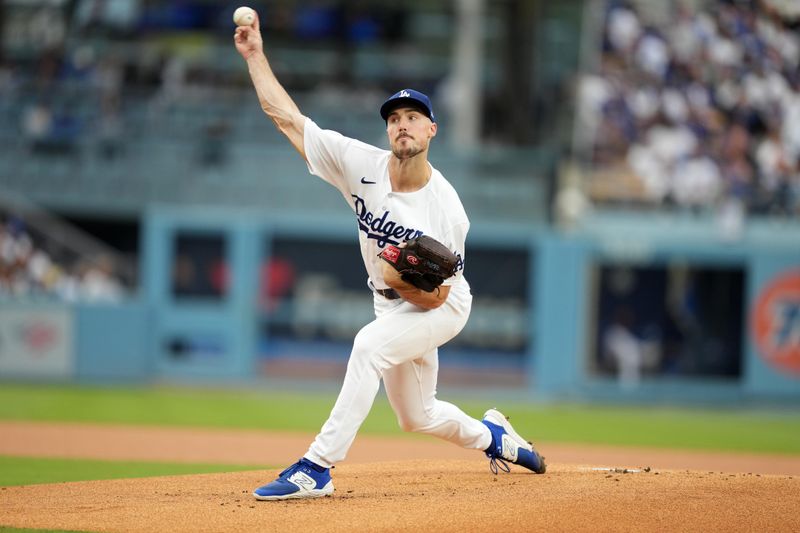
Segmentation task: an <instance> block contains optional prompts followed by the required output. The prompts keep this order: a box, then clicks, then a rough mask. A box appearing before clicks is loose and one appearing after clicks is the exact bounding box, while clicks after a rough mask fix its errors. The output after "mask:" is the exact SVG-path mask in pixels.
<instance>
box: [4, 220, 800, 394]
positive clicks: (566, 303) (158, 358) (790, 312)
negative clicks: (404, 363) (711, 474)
mask: <svg viewBox="0 0 800 533" xmlns="http://www.w3.org/2000/svg"><path fill="white" fill-rule="evenodd" d="M355 231H356V229H355V226H354V224H353V223H352V221H351V220H350V219H349V217H347V216H343V217H341V218H336V217H334V218H331V217H324V218H323V217H320V218H319V219H314V218H313V217H306V216H304V217H300V216H297V215H292V214H291V213H284V214H280V213H272V214H263V213H254V212H242V211H231V210H213V209H212V210H208V209H176V208H174V207H168V208H158V207H156V208H152V209H150V210H149V211H148V213H147V215H146V217H145V222H144V232H143V245H142V254H141V290H140V292H139V294H138V295H137V296H136V297H135V298H133V299H132V300H130V301H128V302H127V303H125V304H123V305H116V306H91V305H76V306H68V305H57V304H43V303H38V304H26V305H21V304H13V305H12V304H9V303H2V304H0V315H3V316H5V317H6V320H4V321H5V322H6V326H7V327H6V328H2V329H0V335H5V336H6V340H7V339H8V338H10V337H12V336H14V335H15V333H14V332H13V331H11V329H13V328H11V327H10V324H11V320H10V319H11V318H13V319H14V320H17V321H18V322H19V321H22V322H20V323H24V321H25V320H26V319H27V320H28V321H29V322H30V321H33V322H36V321H39V322H42V323H50V324H51V325H53V327H54V328H55V330H58V331H61V333H62V334H63V339H64V342H65V343H66V344H67V345H68V346H67V347H66V349H63V350H61V351H60V352H59V353H58V354H57V355H56V356H54V357H55V358H56V359H58V361H57V362H56V363H53V364H52V365H51V366H50V367H48V366H47V365H46V364H44V366H42V363H41V361H42V360H46V359H47V358H46V357H42V354H41V353H40V354H34V355H35V358H36V361H33V362H31V361H28V362H24V361H23V363H22V364H12V365H10V366H9V365H7V364H6V365H4V364H3V363H2V360H3V358H4V357H3V353H2V351H3V350H5V351H6V352H7V353H6V354H5V359H9V358H14V357H16V358H20V357H22V358H25V357H31V358H33V356H32V355H31V354H30V353H28V354H26V353H25V350H26V348H25V346H24V345H23V344H20V343H17V345H16V348H14V346H15V345H14V343H11V346H12V347H11V348H9V343H8V342H6V343H3V345H4V346H5V348H0V374H2V375H3V377H4V378H6V379H9V378H11V379H18V378H32V379H50V380H52V379H56V380H77V381H81V382H97V381H100V382H108V381H134V382H147V381H153V380H168V381H190V382H195V381H197V382H200V381H202V382H226V381H227V382H241V381H242V380H249V379H252V378H256V377H261V376H265V377H270V376H269V372H265V370H264V368H269V367H264V366H263V365H262V363H263V362H264V360H263V358H262V357H261V356H259V354H260V353H263V352H264V350H265V349H266V350H267V351H269V350H270V349H272V348H274V347H275V346H277V345H280V346H281V347H285V346H284V344H282V343H283V341H281V340H278V339H277V338H275V337H273V336H272V335H273V334H272V333H271V332H266V333H264V331H266V330H264V331H261V329H262V326H261V325H260V324H259V322H258V321H257V320H255V319H254V317H257V316H264V315H265V312H264V310H263V309H262V308H260V307H259V306H260V304H259V297H258V295H259V289H258V285H259V284H260V283H263V282H264V278H263V275H262V272H261V271H260V268H261V265H263V263H264V261H265V259H268V258H269V257H270V255H271V254H272V252H273V248H274V246H275V243H276V242H278V241H280V240H281V239H283V241H284V242H293V239H294V240H298V241H299V242H301V243H302V242H303V240H304V239H312V241H313V242H326V243H350V244H352V243H353V242H354V241H355V239H356V235H355ZM186 234H189V235H201V236H202V235H206V234H211V235H217V236H220V235H221V236H222V237H223V241H224V243H225V244H224V246H225V254H226V259H227V273H226V275H227V279H228V280H229V283H228V285H227V288H226V296H225V297H224V298H223V299H221V300H215V301H208V300H204V299H202V298H201V299H192V298H188V299H186V298H181V299H178V298H176V297H175V294H174V290H173V287H172V284H173V281H174V277H173V274H174V272H173V269H174V254H175V250H174V248H175V246H174V243H175V238H176V236H177V235H186ZM468 245H469V247H470V249H473V248H475V249H483V250H484V252H485V253H491V252H492V250H498V253H499V254H506V255H508V257H517V256H524V257H526V258H527V261H525V262H523V263H520V264H522V265H523V267H522V268H523V270H524V272H522V273H521V274H520V275H521V276H522V278H524V279H523V280H521V281H520V285H519V286H520V287H523V288H524V289H523V290H524V291H526V292H527V294H525V295H524V297H523V301H524V302H525V305H526V306H527V309H525V310H524V312H523V313H516V315H519V316H517V319H519V317H522V319H523V320H524V324H523V326H524V329H525V330H526V333H527V337H526V339H525V342H524V345H523V348H522V352H521V357H520V361H521V363H520V364H521V367H519V368H518V369H513V368H512V372H516V373H517V374H520V376H521V377H520V380H521V381H520V383H519V384H520V387H519V388H518V391H519V392H520V393H522V394H523V395H530V396H531V397H537V398H553V399H565V398H566V399H570V398H574V399H576V400H585V399H604V400H609V401H617V400H625V401H631V400H632V401H662V400H663V401H721V402H726V401H731V402H735V401H742V400H748V401H750V400H752V401H760V400H777V401H786V400H798V399H800V368H799V367H800V365H798V363H799V362H800V287H798V283H800V227H798V226H797V225H792V224H790V223H780V224H777V223H773V222H763V223H762V222H752V223H750V224H749V225H747V227H746V228H745V233H744V234H743V235H742V236H741V237H740V238H739V239H737V240H736V241H735V242H728V241H724V240H721V239H720V238H719V234H718V232H717V227H716V226H715V224H713V221H709V220H698V219H691V218H685V217H681V218H675V217H671V216H667V215H652V216H647V217H643V216H640V215H625V214H618V213H617V214H613V215H603V214H594V215H592V216H591V218H589V219H587V220H586V222H585V223H584V224H583V225H582V226H581V227H579V228H576V229H574V230H573V231H571V232H569V233H563V232H557V231H554V230H550V229H544V228H538V229H531V228H530V227H526V226H521V225H519V226H518V225H494V224H489V223H475V224H473V227H472V230H471V232H470V237H469V241H468ZM509 254H511V255H509ZM513 254H517V256H514V255H513ZM358 259H359V258H358V257H356V258H355V261H356V262H355V263H354V264H360V263H359V262H358ZM319 261H320V263H324V261H325V258H324V257H320V258H319ZM468 262H469V259H468ZM676 263H679V264H685V265H689V266H697V265H700V266H701V267H703V266H706V267H708V266H710V267H714V268H716V267H720V268H733V269H736V270H740V271H741V272H742V273H743V279H744V287H743V301H744V303H743V307H742V309H741V310H740V311H736V312H740V313H741V314H742V315H743V316H741V321H740V323H741V324H742V326H741V329H740V331H737V332H735V334H736V335H739V336H740V338H741V347H742V349H741V351H742V353H741V358H742V360H741V368H740V371H739V373H738V375H737V376H735V377H734V378H714V377H702V376H701V377H697V376H681V375H669V376H658V377H655V378H646V379H644V380H643V381H642V382H641V384H640V385H639V386H638V387H636V388H628V387H622V386H620V383H619V382H618V381H617V379H616V378H615V376H613V375H608V374H598V373H597V372H596V371H595V369H594V366H595V364H594V363H593V360H592V358H593V355H592V354H593V353H594V351H595V348H594V347H593V346H594V342H595V341H594V338H595V336H596V328H597V324H596V307H597V300H596V296H597V288H596V283H595V281H596V272H597V269H598V265H631V266H634V267H636V266H637V265H638V266H642V265H644V266H648V267H652V266H656V267H658V265H670V264H676ZM468 264H469V263H468ZM362 271H363V267H361V269H360V272H359V275H361V276H362V277H363V274H362V273H361V272H362ZM467 272H469V270H467ZM363 291H364V293H366V291H367V289H366V287H363ZM367 294H368V293H367ZM776 306H778V307H776ZM778 308H779V311H780V312H778V311H775V310H776V309H778ZM334 311H335V309H334ZM771 311H775V312H774V313H773V315H772V316H771V317H770V312H771ZM20 312H21V314H20ZM9 313H10V314H9ZM14 313H17V314H14ZM25 313H27V314H25ZM267 314H268V313H267ZM770 320H771V321H772V323H770ZM48 321H49V322H48ZM504 321H505V319H503V318H502V317H499V318H498V321H497V324H496V326H497V327H502V326H503V322H504ZM765 321H766V326H765V325H764V323H765ZM756 322H758V323H759V324H760V326H756ZM490 326H491V324H490ZM765 327H767V330H769V331H767V330H765V329H764V328H765ZM59 328H60V329H59ZM759 328H760V329H759ZM770 328H771V329H770ZM3 329H5V330H6V331H5V332H4V331H3ZM270 331H271V330H270ZM765 331H767V333H764V332H765ZM176 338H180V339H188V340H185V341H182V342H181V343H178V345H179V346H178V347H179V348H180V349H176V341H175V339H176ZM289 344H291V342H290V343H289ZM299 344H302V345H303V346H305V348H304V349H305V350H314V349H315V348H319V349H320V350H323V348H321V346H323V345H325V344H326V343H324V342H323V343H321V344H320V343H317V342H316V341H313V342H310V343H305V344H304V343H299ZM347 344H348V342H347V340H342V342H340V343H339V344H336V343H333V344H332V345H333V346H334V347H335V348H334V350H333V351H334V352H336V354H335V356H334V357H333V359H335V360H337V361H344V360H346V356H347ZM287 350H288V352H287V353H289V354H290V357H293V356H291V354H292V353H294V352H292V351H291V346H290V347H289V348H287ZM447 350H448V347H445V348H443V353H445V354H449V353H450V352H447ZM512 351H513V350H512ZM452 353H453V354H454V355H453V359H454V360H462V359H459V358H460V357H463V360H465V361H469V360H471V359H474V360H475V361H480V362H482V363H480V364H486V361H489V367H491V361H492V360H493V359H492V358H494V357H496V358H497V359H496V360H497V361H503V360H505V359H504V357H506V356H507V354H505V355H504V354H499V353H495V349H494V348H492V347H489V348H486V349H484V350H481V348H480V346H479V345H478V346H477V347H476V346H467V347H465V348H464V349H463V350H460V351H459V349H454V350H453V352H452ZM176 354H177V355H176ZM443 359H446V357H443ZM313 364H314V363H313V362H312V365H313ZM37 365H38V366H37ZM318 367H319V368H323V369H324V368H327V367H325V366H324V364H320V365H318ZM478 370H479V372H480V371H482V370H481V369H480V368H479V369H478ZM330 377H331V378H334V377H336V378H338V376H330ZM463 385H464V386H467V387H468V386H470V383H469V382H465V383H464V384H463Z"/></svg>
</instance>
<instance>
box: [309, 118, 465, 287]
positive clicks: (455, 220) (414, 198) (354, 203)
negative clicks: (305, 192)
mask: <svg viewBox="0 0 800 533" xmlns="http://www.w3.org/2000/svg"><path fill="white" fill-rule="evenodd" d="M304 145H305V153H306V159H307V160H308V169H309V171H310V172H311V173H312V174H314V175H316V176H319V177H321V178H322V179H324V180H325V181H327V182H328V183H330V184H331V185H333V186H334V187H336V188H337V189H339V191H340V192H341V193H342V196H344V198H345V200H346V201H347V203H348V204H349V205H350V207H351V208H352V209H353V212H354V213H355V216H356V222H357V223H358V230H359V231H358V237H359V243H360V244H361V256H362V258H363V260H364V266H365V267H366V269H367V274H368V275H369V279H370V281H371V282H372V284H373V285H374V287H375V288H377V289H386V288H388V285H386V283H385V282H384V280H383V276H382V275H381V268H382V264H383V260H382V259H380V258H379V257H378V255H379V254H380V252H381V251H382V250H383V248H384V247H385V246H386V245H387V244H394V245H397V244H400V243H402V242H404V241H407V240H409V239H412V238H414V237H419V236H420V235H423V234H424V235H428V236H430V237H433V238H434V239H436V240H437V241H439V242H441V243H442V244H444V245H445V246H447V247H448V248H449V249H450V250H452V251H453V253H455V254H456V256H457V257H458V258H459V262H458V266H457V267H456V274H455V275H454V276H453V277H451V278H450V279H447V280H445V282H444V284H445V285H450V286H451V287H452V288H451V291H453V290H457V291H469V285H468V283H467V281H466V279H464V276H463V269H464V241H465V240H466V237H467V231H468V230H469V219H468V218H467V214H466V212H465V211H464V206H463V205H461V200H460V199H459V197H458V193H456V191H455V189H454V188H453V186H452V185H450V183H449V182H448V181H447V180H446V179H445V178H444V176H442V174H441V173H440V172H439V171H438V170H436V169H435V168H433V167H432V166H431V170H432V172H431V178H430V180H429V181H428V183H427V184H426V185H425V186H424V187H422V188H421V189H419V190H417V191H414V192H394V191H392V185H391V182H390V180H389V158H390V157H392V153H391V152H390V151H388V150H382V149H380V148H377V147H375V146H371V145H369V144H366V143H363V142H361V141H357V140H355V139H351V138H348V137H345V136H343V135H341V134H340V133H337V132H335V131H330V130H323V129H321V128H320V127H319V126H317V125H316V124H315V123H314V121H312V120H311V119H309V118H306V121H305V134H304Z"/></svg>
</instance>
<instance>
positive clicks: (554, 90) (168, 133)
mask: <svg viewBox="0 0 800 533" xmlns="http://www.w3.org/2000/svg"><path fill="white" fill-rule="evenodd" d="M237 5H238V4H233V3H224V2H210V1H201V0H194V1H182V2H159V1H144V0H117V1H106V2H102V1H93V0H77V1H59V0H50V1H41V2H37V1H19V0H18V1H14V0H9V1H6V2H4V3H3V4H2V6H0V28H1V30H0V31H2V33H1V34H0V42H2V47H0V95H1V96H2V98H0V141H2V142H0V377H2V378H3V379H31V378H37V379H47V380H79V381H98V380H99V381H105V380H115V381H119V380H128V381H130V380H136V381H152V380H163V379H167V380H187V379H188V380H203V381H209V380H210V381H216V380H224V381H228V382H230V381H233V382H237V381H241V380H245V379H250V378H254V377H267V378H292V379H332V380H338V379H339V377H340V376H341V375H342V373H343V369H344V365H345V363H346V359H347V356H348V353H349V345H350V343H351V341H352V337H353V336H354V334H355V333H356V332H357V331H358V329H359V328H360V327H361V326H362V325H363V324H364V323H366V322H367V321H369V319H370V317H371V313H372V310H371V295H370V293H369V291H368V290H367V288H366V285H365V281H366V280H365V277H366V276H365V274H364V271H363V266H362V265H361V264H360V259H359V256H358V253H357V252H358V249H357V245H356V241H355V227H354V225H353V223H352V219H351V218H350V217H351V215H349V214H348V212H347V208H346V207H345V205H344V204H343V203H342V201H341V198H340V195H339V194H338V193H336V191H334V190H333V189H331V188H330V187H329V186H327V185H326V184H324V183H323V182H321V180H318V179H316V178H314V177H311V176H308V172H307V169H306V167H305V165H304V164H303V162H302V160H301V159H300V158H299V157H298V156H297V154H296V153H295V152H294V151H293V150H292V149H291V148H290V146H289V145H288V143H287V142H286V141H285V140H284V139H282V138H281V137H280V135H279V134H278V133H277V132H276V131H275V129H274V128H273V126H272V125H271V123H270V122H269V120H268V119H267V118H266V117H265V116H264V115H263V113H261V111H260V109H259V106H258V101H257V98H256V97H255V94H254V91H253V90H252V88H251V87H250V81H249V77H248V74H247V70H246V67H245V66H244V64H243V62H242V61H241V58H239V57H238V55H237V54H236V52H235V49H234V48H233V46H232V43H231V36H232V32H233V25H232V23H231V22H230V20H231V15H232V12H233V10H234V9H235V8H236V7H237ZM253 7H254V8H256V9H257V10H258V11H259V14H260V15H261V20H262V32H263V35H264V40H265V46H266V49H267V52H268V55H269V57H270V60H271V63H272V65H273V68H274V70H275V71H276V73H277V75H278V77H279V79H280V80H281V82H282V83H283V84H284V85H285V86H286V88H287V90H288V91H289V93H290V94H291V95H292V96H293V97H295V99H296V100H297V102H298V104H299V106H300V108H301V110H302V111H303V112H304V113H305V114H306V115H307V116H309V117H311V118H312V119H314V120H315V121H316V122H317V123H318V124H320V125H321V126H322V127H324V128H330V129H334V130H337V131H340V132H342V133H343V134H345V135H349V136H353V137H356V138H359V139H361V140H364V141H367V142H371V143H374V144H376V145H379V146H385V145H386V142H385V133H384V132H383V124H382V121H381V120H380V118H379V116H378V113H377V109H378V107H379V106H380V103H381V102H382V101H383V100H384V99H385V97H386V96H387V95H388V94H391V93H393V92H395V91H396V90H398V89H399V88H403V87H415V88H418V89H420V90H422V91H424V92H427V93H429V94H430V95H431V96H432V98H433V101H434V107H435V108H436V112H437V117H438V118H439V122H440V135H439V136H438V137H437V139H436V140H435V142H434V144H433V147H432V152H431V161H432V163H433V164H434V166H436V167H437V168H438V169H439V170H441V171H442V172H443V174H444V175H445V176H446V177H447V178H448V179H449V180H450V181H451V182H452V183H453V184H454V186H455V187H456V189H457V190H458V192H459V194H460V196H461V198H462V200H463V202H464V204H465V207H466V209H467V212H468V214H469V215H470V218H471V220H472V231H471V233H470V236H469V240H468V247H469V254H468V255H469V258H468V267H467V270H466V273H467V276H468V278H469V280H470V283H471V284H472V287H473V292H474V295H475V305H474V309H473V314H472V316H471V318H470V321H469V323H468V325H467V327H466V329H465V330H464V331H463V332H462V333H461V334H460V335H459V336H458V337H457V338H456V339H454V341H452V342H451V343H450V344H448V345H447V346H446V347H444V348H443V349H442V357H441V359H442V373H441V377H442V382H443V384H444V385H445V386H448V385H450V386H458V387H469V388H474V387H481V386H482V387H488V386H493V387H503V388H506V389H507V390H511V391H518V392H519V393H520V394H522V395H527V394H534V395H540V396H548V397H571V398H583V399H587V398H597V397H602V398H609V399H615V398H616V399H619V398H623V399H631V400H640V401H648V400H653V399H665V400H672V401H686V400H718V401H741V400H748V399H750V400H765V399H775V398H779V399H780V400H781V401H785V400H786V399H794V400H797V399H800V217H798V215H800V76H798V72H799V71H800V70H799V69H798V67H800V9H799V8H798V7H797V6H795V5H794V3H793V2H785V1H779V0H748V1H735V0H694V1H682V2H678V1H675V2H658V1H652V0H650V1H648V0H640V1H636V2H622V1H613V0H612V1H600V0H597V1H593V0H568V1H562V2H545V1H544V0H539V1H536V0H529V1H523V0H497V1H490V0H455V1H426V2H403V3H401V4H398V3H397V2H383V1H376V2H361V1H355V0H350V1H348V0H338V1H334V0H327V1H312V2H293V1H283V2H277V1H274V2H270V1H263V2H257V3H256V4H253ZM320 257H325V258H326V259H325V261H324V265H323V262H322V261H320V259H319V258H320Z"/></svg>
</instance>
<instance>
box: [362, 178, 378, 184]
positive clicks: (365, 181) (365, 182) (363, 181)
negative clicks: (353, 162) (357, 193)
mask: <svg viewBox="0 0 800 533" xmlns="http://www.w3.org/2000/svg"><path fill="white" fill-rule="evenodd" d="M361 183H363V184H364V185H375V182H374V181H369V180H368V179H367V177H366V176H364V177H362V178H361Z"/></svg>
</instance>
